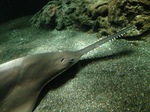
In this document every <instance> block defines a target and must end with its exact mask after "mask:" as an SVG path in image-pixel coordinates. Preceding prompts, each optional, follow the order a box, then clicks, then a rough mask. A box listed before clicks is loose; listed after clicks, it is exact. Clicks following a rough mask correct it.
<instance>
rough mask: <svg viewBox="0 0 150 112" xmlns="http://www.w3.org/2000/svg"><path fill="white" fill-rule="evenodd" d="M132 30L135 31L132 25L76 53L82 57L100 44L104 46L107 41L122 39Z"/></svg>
mask: <svg viewBox="0 0 150 112" xmlns="http://www.w3.org/2000/svg"><path fill="white" fill-rule="evenodd" d="M132 29H136V26H135V25H133V26H129V27H126V28H124V29H122V30H120V31H118V32H117V33H115V34H113V35H110V36H107V37H105V38H103V39H101V40H99V41H97V42H95V43H93V44H91V45H89V46H87V47H85V48H83V49H81V50H79V51H78V52H79V54H81V55H84V54H85V53H87V52H89V51H91V50H93V49H95V48H97V47H99V46H101V45H102V44H104V43H106V42H108V41H112V40H114V39H117V38H119V37H122V36H123V35H124V34H126V33H127V32H128V31H130V30H132Z"/></svg>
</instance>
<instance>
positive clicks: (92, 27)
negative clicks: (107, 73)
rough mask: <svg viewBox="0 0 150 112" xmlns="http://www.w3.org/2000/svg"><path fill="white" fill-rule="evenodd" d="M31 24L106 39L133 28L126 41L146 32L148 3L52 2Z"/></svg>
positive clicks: (133, 0) (149, 21)
mask: <svg viewBox="0 0 150 112" xmlns="http://www.w3.org/2000/svg"><path fill="white" fill-rule="evenodd" d="M31 23H32V24H33V25H36V26H38V27H44V28H50V29H54V28H56V29H57V30H62V29H64V28H80V29H82V30H84V31H92V32H99V35H100V36H107V35H109V34H112V33H114V32H116V31H117V30H119V29H120V28H122V27H126V26H128V25H132V24H135V25H136V26H137V30H136V31H133V32H130V33H129V34H128V35H127V36H126V37H132V36H136V37H137V36H139V35H143V34H147V33H149V32H150V2H149V0H142V1H141V0H122V1H120V0H105V1H103V0H94V1H92V0H82V1H80V0H75V1H74V0H63V1H61V0H58V1H56V0H53V1H50V2H49V3H48V4H47V5H46V6H45V7H43V8H42V9H41V10H40V11H39V12H37V13H36V14H35V15H34V16H33V17H32V19H31Z"/></svg>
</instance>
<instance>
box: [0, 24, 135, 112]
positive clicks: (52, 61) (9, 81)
mask: <svg viewBox="0 0 150 112" xmlns="http://www.w3.org/2000/svg"><path fill="white" fill-rule="evenodd" d="M134 28H136V27H135V26H130V27H127V28H125V29H123V30H121V31H119V32H117V33H116V34H114V35H111V36H108V37H106V38H103V39H102V40H99V41H97V42H95V43H94V44H91V45H89V46H87V47H85V48H83V49H81V50H78V51H64V52H48V53H41V54H35V55H31V56H26V57H22V58H18V59H15V60H12V61H9V62H6V63H4V64H1V65H0V112H32V111H33V108H34V106H35V103H36V100H37V98H38V96H39V93H40V92H41V89H42V88H43V87H44V86H45V85H46V84H47V83H48V82H49V81H51V80H52V79H53V78H55V77H56V76H58V75H59V74H61V73H62V72H64V71H65V70H67V69H68V68H70V67H71V66H72V65H74V64H75V63H77V62H78V61H79V60H80V58H81V56H83V55H84V54H85V53H87V52H89V51H91V50H93V49H95V48H97V47H99V46H100V45H102V44H104V43H106V42H108V41H110V40H113V39H116V38H118V37H120V36H123V34H125V33H126V32H128V31H129V30H132V29H134Z"/></svg>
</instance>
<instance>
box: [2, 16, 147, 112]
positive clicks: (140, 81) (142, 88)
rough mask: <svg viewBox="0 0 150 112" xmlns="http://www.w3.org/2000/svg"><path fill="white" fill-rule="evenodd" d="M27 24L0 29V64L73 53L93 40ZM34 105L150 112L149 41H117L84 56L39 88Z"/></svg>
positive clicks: (65, 110)
mask: <svg viewBox="0 0 150 112" xmlns="http://www.w3.org/2000/svg"><path fill="white" fill-rule="evenodd" d="M28 20H29V17H23V18H19V19H16V20H13V21H9V22H7V23H3V24H1V25H0V63H3V62H6V61H8V60H12V59H15V58H19V57H21V56H26V55H30V54H36V53H42V52H49V51H60V50H61V51H64V50H77V49H81V48H83V47H85V46H87V45H89V44H90V43H93V42H94V41H96V40H97V38H96V35H95V34H90V33H83V32H80V31H77V30H69V29H68V30H65V31H56V30H53V31H49V30H43V29H38V28H35V27H34V26H30V24H29V22H28ZM149 38H150V36H149ZM93 57H94V58H93ZM37 105H38V106H37V108H36V109H35V111H34V112H150V41H137V42H134V44H133V43H129V42H127V41H125V40H122V39H120V40H117V41H114V42H109V43H106V44H105V45H103V46H102V47H100V48H98V49H96V50H94V51H92V52H90V53H88V54H86V55H85V56H84V57H83V59H82V60H81V61H79V63H77V64H76V65H75V66H73V67H72V68H70V69H69V70H67V71H66V72H64V73H63V74H61V75H60V76H59V77H57V78H55V79H54V80H53V81H51V82H50V83H49V84H48V85H47V86H45V87H44V89H43V90H42V92H41V94H40V97H39V99H38V103H37Z"/></svg>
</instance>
